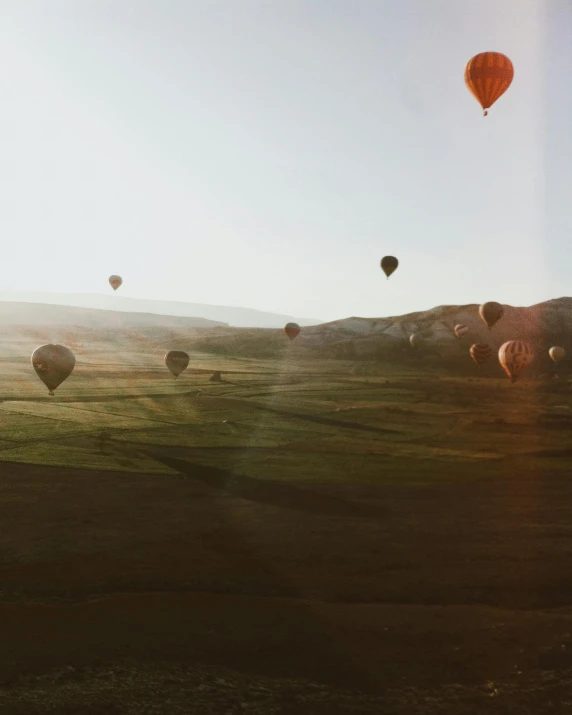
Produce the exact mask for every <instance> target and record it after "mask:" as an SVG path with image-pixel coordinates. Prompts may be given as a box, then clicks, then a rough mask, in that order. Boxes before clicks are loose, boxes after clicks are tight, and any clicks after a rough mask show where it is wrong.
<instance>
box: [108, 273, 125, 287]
mask: <svg viewBox="0 0 572 715" xmlns="http://www.w3.org/2000/svg"><path fill="white" fill-rule="evenodd" d="M122 283H123V278H122V277H121V276H109V285H110V286H111V287H112V288H113V290H117V289H118V288H119V286H120V285H121V284H122Z"/></svg>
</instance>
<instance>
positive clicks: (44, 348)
mask: <svg viewBox="0 0 572 715" xmlns="http://www.w3.org/2000/svg"><path fill="white" fill-rule="evenodd" d="M32 367H33V368H34V370H35V371H36V374H37V375H38V377H39V378H40V380H41V381H42V382H43V383H44V385H45V386H46V387H47V388H48V391H49V393H50V395H53V394H54V390H55V389H56V388H57V387H59V385H61V384H62V382H63V381H64V380H65V379H66V378H68V377H69V376H70V375H71V373H72V371H73V369H74V367H75V356H74V354H73V353H72V351H71V350H70V349H69V348H66V347H65V345H52V344H51V343H49V344H47V345H40V347H39V348H36V349H35V350H34V352H33V353H32Z"/></svg>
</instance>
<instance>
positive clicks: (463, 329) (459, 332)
mask: <svg viewBox="0 0 572 715" xmlns="http://www.w3.org/2000/svg"><path fill="white" fill-rule="evenodd" d="M453 332H454V333H455V335H456V336H457V337H458V338H462V337H463V336H464V335H466V334H467V333H468V332H469V328H467V326H466V325H463V324H462V323H459V324H458V325H455V327H454V329H453Z"/></svg>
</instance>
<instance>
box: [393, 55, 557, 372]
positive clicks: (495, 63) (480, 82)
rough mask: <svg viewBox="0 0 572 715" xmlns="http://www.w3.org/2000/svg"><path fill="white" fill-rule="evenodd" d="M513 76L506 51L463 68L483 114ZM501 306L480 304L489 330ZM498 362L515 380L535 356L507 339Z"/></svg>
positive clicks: (479, 350)
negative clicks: (504, 53)
mask: <svg viewBox="0 0 572 715" xmlns="http://www.w3.org/2000/svg"><path fill="white" fill-rule="evenodd" d="M513 77H514V67H513V65H512V62H511V61H510V60H509V58H508V57H507V56H506V55H503V54H501V53H500V52H481V53H480V54H478V55H475V56H474V57H473V58H471V59H470V60H469V62H468V63H467V66H466V68H465V84H466V86H467V88H468V89H469V91H470V92H471V93H472V94H473V95H474V96H475V98H476V99H477V101H478V102H479V104H480V105H481V107H482V108H483V116H485V117H486V116H487V114H488V110H489V109H490V108H491V107H492V105H493V104H494V103H495V102H496V101H497V99H499V97H501V96H502V95H503V94H504V93H505V92H506V91H507V89H508V88H509V87H510V85H511V83H512V80H513ZM398 266H399V261H398V260H397V258H395V256H384V257H383V258H382V259H381V269H382V270H383V272H384V273H385V275H386V276H387V277H388V278H389V276H390V275H391V274H392V273H393V272H394V271H395V270H396V269H397V267H398ZM503 314H504V309H503V307H502V305H501V304H500V303H497V302H495V301H490V302H487V303H483V305H481V306H480V308H479V315H480V317H481V319H482V320H483V321H484V322H485V324H486V325H487V327H488V328H489V330H490V329H491V328H492V327H493V326H494V325H496V323H497V322H498V321H499V320H500V319H501V318H502V317H503ZM453 332H454V334H455V336H456V337H457V338H459V339H461V338H463V337H464V336H465V335H466V334H467V333H468V332H469V329H468V327H467V326H466V325H462V324H458V325H455V327H454V329H453ZM409 342H410V343H411V345H412V346H413V347H416V346H417V345H419V343H420V336H419V335H417V334H415V333H414V334H413V335H411V336H410V338H409ZM548 352H549V355H550V358H551V359H552V360H553V362H554V363H556V364H557V363H559V362H560V361H561V360H563V358H564V357H565V356H566V350H565V349H564V348H563V347H560V346H558V345H555V346H554V347H552V348H550V350H549V351H548ZM492 354H493V351H492V348H491V347H490V346H489V345H486V344H485V343H475V344H474V345H471V347H470V349H469V355H470V356H471V358H472V359H473V360H474V362H475V363H476V364H477V365H482V364H483V363H484V362H486V361H487V360H488V359H489V358H490V357H491V355H492ZM498 358H499V362H500V364H501V366H502V368H503V369H504V371H505V372H506V374H507V375H508V376H509V377H510V379H511V381H512V382H515V381H516V380H517V379H518V377H519V375H520V374H521V373H522V372H523V370H525V369H526V368H527V367H528V365H530V363H531V362H532V360H533V358H534V351H533V349H532V347H531V346H530V345H529V344H528V343H527V342H526V341H524V340H509V341H508V342H506V343H504V344H503V345H501V347H500V349H499V352H498Z"/></svg>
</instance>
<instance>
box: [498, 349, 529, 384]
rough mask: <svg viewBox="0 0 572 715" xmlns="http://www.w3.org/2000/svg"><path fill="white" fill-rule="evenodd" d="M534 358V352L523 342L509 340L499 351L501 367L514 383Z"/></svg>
mask: <svg viewBox="0 0 572 715" xmlns="http://www.w3.org/2000/svg"><path fill="white" fill-rule="evenodd" d="M533 358H534V351H533V349H532V348H531V346H530V345H529V344H528V343H527V342H526V341H524V340H509V341H508V342H506V343H504V344H503V345H501V347H500V349H499V362H500V364H501V367H502V368H503V370H504V371H505V372H506V374H507V375H508V376H509V377H510V380H511V382H516V381H517V380H518V378H519V376H520V375H521V373H522V372H523V370H526V368H527V367H528V366H529V365H530V363H531V362H532V360H533Z"/></svg>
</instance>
